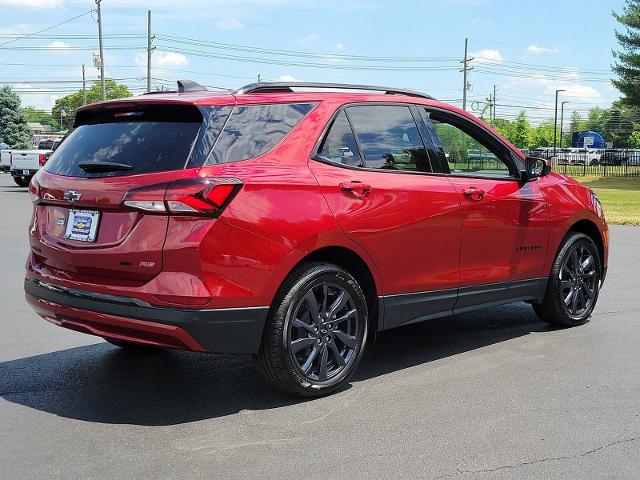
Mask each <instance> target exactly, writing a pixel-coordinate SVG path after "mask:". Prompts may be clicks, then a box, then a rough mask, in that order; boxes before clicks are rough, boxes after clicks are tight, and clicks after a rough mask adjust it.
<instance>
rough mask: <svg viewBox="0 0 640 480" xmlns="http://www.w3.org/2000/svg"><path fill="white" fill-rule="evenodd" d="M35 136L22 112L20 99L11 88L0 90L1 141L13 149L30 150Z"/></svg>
mask: <svg viewBox="0 0 640 480" xmlns="http://www.w3.org/2000/svg"><path fill="white" fill-rule="evenodd" d="M32 138H33V136H32V135H31V131H30V130H29V126H28V125H27V117H26V115H25V114H24V113H22V112H21V111H20V97H19V96H18V95H17V94H16V93H15V92H14V91H13V90H12V89H11V87H2V88H0V139H2V141H3V142H4V143H6V144H8V145H9V146H10V147H11V148H30V147H32V146H33V143H32Z"/></svg>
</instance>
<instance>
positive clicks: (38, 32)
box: [0, 9, 95, 47]
mask: <svg viewBox="0 0 640 480" xmlns="http://www.w3.org/2000/svg"><path fill="white" fill-rule="evenodd" d="M93 12H95V9H91V10H89V11H87V12H84V13H82V14H80V15H78V16H76V17H73V18H69V19H68V20H65V21H63V22H60V23H56V24H55V25H51V26H50V27H47V28H43V29H42V30H38V31H37V32H33V33H27V34H26V35H22V36H21V37H19V38H14V39H13V40H9V41H8V42H4V43H0V47H2V46H4V45H7V44H9V43H13V42H17V41H18V40H22V39H25V38H29V37H33V36H35V35H39V34H40V33H43V32H47V31H49V30H52V29H54V28H56V27H59V26H60V25H64V24H65V23H69V22H73V21H74V20H77V19H78V18H81V17H84V16H85V15H89V14H90V13H93Z"/></svg>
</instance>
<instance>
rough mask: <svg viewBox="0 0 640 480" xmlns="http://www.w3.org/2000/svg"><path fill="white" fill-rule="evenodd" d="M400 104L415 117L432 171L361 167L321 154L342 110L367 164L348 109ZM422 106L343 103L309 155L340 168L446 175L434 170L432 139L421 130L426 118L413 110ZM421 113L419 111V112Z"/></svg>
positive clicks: (383, 103)
mask: <svg viewBox="0 0 640 480" xmlns="http://www.w3.org/2000/svg"><path fill="white" fill-rule="evenodd" d="M380 105H382V106H387V105H389V106H400V107H409V111H410V112H411V115H412V117H413V121H414V122H415V123H416V128H417V129H418V133H419V135H420V138H421V139H422V144H423V146H424V148H425V150H426V152H427V158H428V159H429V168H431V172H418V171H415V170H385V169H380V168H369V167H366V166H364V167H359V166H356V165H343V164H339V163H335V162H332V161H331V160H329V159H328V158H326V157H324V156H323V155H320V148H321V147H322V145H323V143H324V140H325V139H326V138H327V135H328V134H329V132H330V131H331V127H333V124H334V122H335V120H336V118H338V115H340V113H341V112H343V111H344V112H345V117H347V121H348V122H349V127H350V128H351V133H352V134H353V136H354V137H355V139H356V144H357V145H358V153H359V154H360V158H361V159H362V161H363V162H365V165H366V160H365V158H364V154H363V151H362V146H361V145H360V140H359V139H358V135H357V134H356V132H355V130H354V129H353V125H352V124H351V120H350V119H349V114H348V113H347V112H346V109H347V108H349V107H358V106H380ZM421 106H425V105H421V104H416V103H409V102H388V101H387V102H380V101H377V102H353V103H346V104H344V105H341V106H340V107H339V108H338V109H336V111H335V112H333V114H332V115H331V118H330V119H329V121H328V122H327V124H326V125H325V126H324V128H323V129H322V133H321V134H320V136H319V137H318V139H317V140H316V143H315V146H314V147H313V150H312V151H311V152H312V153H311V156H310V157H309V158H310V159H311V160H313V161H316V162H320V163H324V164H326V165H331V166H334V167H338V168H345V169H347V170H357V171H363V170H364V171H367V172H377V173H386V174H394V173H396V174H402V175H440V176H442V175H445V174H441V173H435V172H434V171H433V161H432V159H431V155H433V152H432V149H431V148H430V141H431V139H428V140H427V139H425V138H424V135H423V132H422V131H421V128H420V123H421V122H423V121H424V120H423V119H422V116H420V117H419V119H420V121H418V119H416V115H415V112H413V111H412V110H413V109H414V108H416V109H417V108H418V107H421ZM418 113H419V112H418Z"/></svg>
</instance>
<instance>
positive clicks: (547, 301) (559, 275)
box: [533, 232, 602, 328]
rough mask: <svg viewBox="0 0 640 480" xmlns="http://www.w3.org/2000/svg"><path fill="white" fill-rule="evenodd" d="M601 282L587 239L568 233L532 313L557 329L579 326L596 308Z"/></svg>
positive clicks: (593, 247)
mask: <svg viewBox="0 0 640 480" xmlns="http://www.w3.org/2000/svg"><path fill="white" fill-rule="evenodd" d="M576 259H577V260H576ZM585 264H586V266H585ZM576 273H577V274H576ZM601 278H602V267H601V263H600V255H599V253H598V248H597V247H596V245H595V243H594V242H593V240H592V239H591V237H589V236H587V235H584V234H582V233H577V232H569V233H568V234H567V236H566V237H565V239H564V241H563V243H562V245H561V247H560V251H559V252H558V255H557V256H556V259H555V261H554V262H553V267H552V269H551V275H550V276H549V281H548V283H547V290H546V292H545V295H544V298H543V301H542V303H537V304H533V310H534V312H535V313H536V315H537V316H538V317H539V318H540V319H541V320H543V321H545V322H547V323H549V324H551V325H555V326H557V327H564V328H567V327H575V326H578V325H582V324H584V323H586V322H587V321H588V319H589V316H590V315H591V312H593V309H594V308H595V306H596V303H597V301H598V294H599V290H600V279H601Z"/></svg>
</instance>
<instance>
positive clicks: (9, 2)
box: [0, 0, 62, 8]
mask: <svg viewBox="0 0 640 480" xmlns="http://www.w3.org/2000/svg"><path fill="white" fill-rule="evenodd" d="M61 6H62V1H61V0H0V7H22V8H58V7H61Z"/></svg>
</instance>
